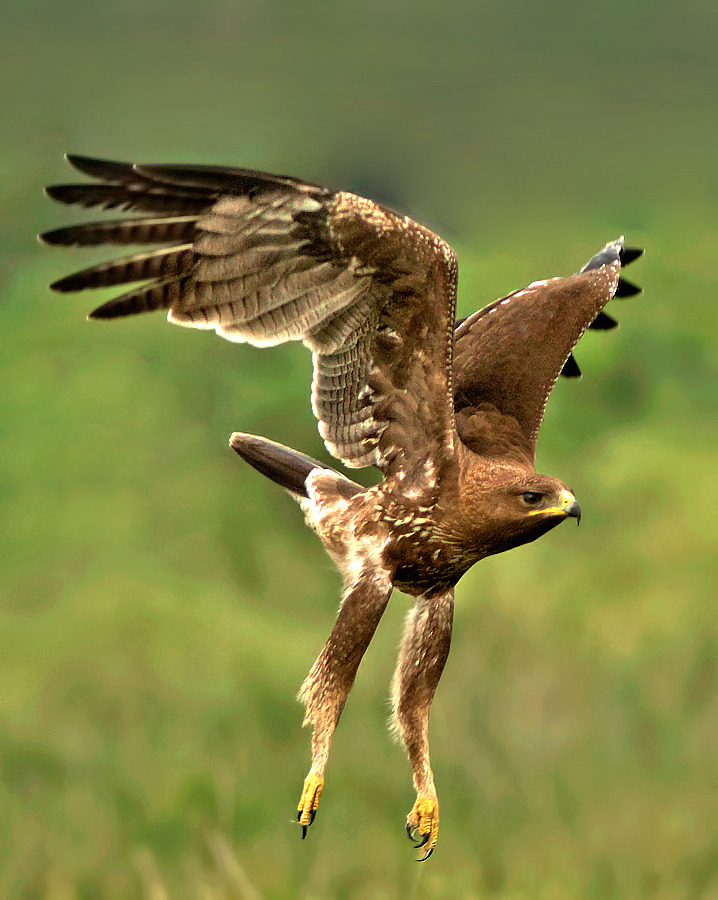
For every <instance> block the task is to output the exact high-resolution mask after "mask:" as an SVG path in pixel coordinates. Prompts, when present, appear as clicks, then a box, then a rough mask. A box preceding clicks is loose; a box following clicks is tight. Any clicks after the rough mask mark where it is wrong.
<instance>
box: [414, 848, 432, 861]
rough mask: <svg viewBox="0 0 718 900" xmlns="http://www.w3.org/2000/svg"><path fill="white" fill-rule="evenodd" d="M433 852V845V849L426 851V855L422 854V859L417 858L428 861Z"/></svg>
mask: <svg viewBox="0 0 718 900" xmlns="http://www.w3.org/2000/svg"><path fill="white" fill-rule="evenodd" d="M433 852H434V848H433V847H432V848H431V850H427V851H426V856H422V857H421V859H417V862H426V861H427V859H428V858H429V857H430V856H431V854H432V853H433Z"/></svg>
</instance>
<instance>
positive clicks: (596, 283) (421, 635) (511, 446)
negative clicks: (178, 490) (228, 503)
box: [41, 156, 642, 859]
mask: <svg viewBox="0 0 718 900" xmlns="http://www.w3.org/2000/svg"><path fill="white" fill-rule="evenodd" d="M67 159H68V161H69V162H70V164H71V165H72V166H74V168H75V169H77V170H79V171H80V172H82V173H83V174H85V175H88V176H90V178H91V179H93V180H92V181H85V182H84V183H75V184H63V185H56V186H53V187H50V188H48V189H47V193H48V194H49V196H50V197H52V198H53V199H54V200H57V201H59V202H60V203H66V204H77V205H79V206H83V207H87V208H89V207H99V208H101V209H119V210H121V211H122V212H130V213H134V214H135V215H131V216H124V217H120V218H109V219H104V220H100V221H94V222H89V223H86V224H81V225H72V226H69V227H66V228H59V229H57V230H54V231H50V232H47V233H46V234H44V235H42V236H41V237H42V239H43V240H44V241H45V242H46V243H48V244H57V245H64V246H95V245H99V244H116V245H149V248H150V249H147V250H144V251H142V252H139V253H133V254H132V255H128V256H123V257H121V258H118V259H114V260H111V261H110V262H106V263H101V264H99V265H95V266H92V267H91V268H88V269H84V270H83V271H80V272H77V273H75V274H73V275H69V276H67V277H65V278H62V279H61V280H59V281H57V282H55V283H54V284H53V285H52V287H53V289H54V290H56V291H61V292H71V291H79V290H83V289H85V288H104V287H109V286H114V285H130V287H129V288H128V289H126V290H125V292H124V293H122V294H121V295H120V296H118V297H116V298H115V299H113V300H110V301H109V302H107V303H105V304H104V305H103V306H100V307H99V308H98V309H96V310H95V311H94V312H92V313H91V314H90V318H92V319H113V318H117V317H122V316H127V315H132V314H135V313H143V312H149V311H152V310H157V309H163V310H167V316H168V319H169V320H170V321H171V322H176V323H178V324H180V325H188V326H191V327H194V328H206V329H212V330H214V331H216V332H217V333H218V334H219V335H221V336H222V337H224V338H227V339H229V340H231V341H237V342H247V343H250V344H254V345H257V346H271V345H275V344H280V343H284V342H285V341H302V342H303V343H304V344H305V345H306V346H307V347H308V348H309V349H310V350H311V351H312V355H313V359H314V377H313V383H312V409H313V411H314V414H315V416H316V418H317V420H318V422H319V431H320V433H321V436H322V438H323V439H324V442H325V444H326V446H327V449H328V450H329V452H330V453H331V454H332V455H333V456H334V457H336V458H337V459H338V460H340V461H341V462H343V463H344V464H345V465H346V466H349V467H361V466H375V467H377V468H378V469H379V470H380V471H381V473H382V475H383V480H382V481H381V482H380V483H379V484H378V485H376V486H374V487H371V488H364V487H362V486H361V485H359V484H357V483H356V482H354V481H352V480H351V479H350V478H348V477H346V476H345V475H344V474H342V473H340V472H338V471H335V470H334V469H332V468H330V467H329V466H328V465H326V464H325V463H323V462H319V461H317V460H314V459H312V458H310V457H309V456H306V455H305V454H303V453H300V452H298V451H296V450H293V449H290V448H288V447H284V446H282V445H281V444H277V443H275V442H274V441H271V440H268V439H266V438H264V437H258V436H254V435H250V434H244V433H236V434H233V435H232V437H231V439H230V443H231V446H232V447H233V448H234V450H236V452H237V453H238V454H239V455H240V456H241V457H242V458H243V459H245V460H246V461H247V462H248V463H250V465H252V466H254V468H255V469H257V470H259V471H260V472H261V473H262V474H264V475H266V476H268V477H269V478H271V479H272V480H273V481H275V482H277V483H278V484H280V485H281V486H282V487H284V488H286V489H287V490H289V491H290V492H291V493H292V494H293V495H294V496H295V497H296V499H297V500H298V502H299V504H300V506H301V507H302V510H303V511H304V514H305V517H306V520H307V523H308V524H309V525H310V526H311V527H312V528H313V529H314V530H315V531H316V533H317V534H318V535H319V537H320V539H321V540H322V542H323V544H324V546H325V548H326V550H327V551H328V553H329V554H330V556H331V557H332V558H333V559H334V561H335V562H336V564H337V566H338V567H339V569H340V571H341V573H342V576H343V579H344V593H343V600H342V604H341V607H340V610H339V614H338V617H337V620H336V624H335V625H334V628H333V629H332V632H331V634H330V635H329V638H328V640H327V642H326V644H325V646H324V649H323V650H322V652H321V653H320V655H319V657H318V659H317V660H316V662H315V663H314V665H313V666H312V668H311V671H310V672H309V675H308V676H307V678H306V680H305V682H304V684H303V685H302V688H301V691H300V699H301V701H302V702H303V703H304V706H305V709H306V717H305V724H307V723H308V724H311V725H312V726H313V734H312V763H311V768H310V770H309V773H308V775H307V777H306V779H305V781H304V788H303V790H302V794H301V798H300V801H299V807H298V813H297V818H298V821H299V824H300V825H301V827H302V837H305V836H306V833H307V829H308V827H309V826H310V825H311V824H312V822H313V821H314V816H315V813H316V811H317V808H318V805H319V800H320V797H321V793H322V789H323V787H324V773H325V768H326V764H327V758H328V755H329V747H330V743H331V739H332V734H333V732H334V729H335V727H336V725H337V722H338V721H339V717H340V715H341V713H342V710H343V708H344V704H345V702H346V699H347V695H348V694H349V691H350V690H351V687H352V685H353V683H354V678H355V676H356V673H357V669H358V667H359V663H360V662H361V659H362V656H363V655H364V652H365V650H366V649H367V647H368V645H369V642H370V641H371V639H372V637H373V635H374V632H375V630H376V628H377V625H378V624H379V620H380V619H381V616H382V613H383V612H384V609H385V607H386V605H387V602H388V600H389V597H390V595H391V593H392V589H393V588H394V587H397V588H399V589H400V590H402V591H403V592H404V593H406V594H409V595H411V596H412V597H413V598H414V603H413V606H412V608H411V610H410V611H409V613H408V616H407V619H406V625H405V628H404V635H403V639H402V642H401V647H400V651H399V658H398V662H397V667H396V672H395V675H394V681H393V688H392V694H393V720H394V724H395V727H396V730H397V731H398V733H399V735H400V736H401V738H402V740H403V742H404V744H405V746H406V750H407V753H408V756H409V760H410V763H411V767H412V771H413V780H414V787H415V790H416V802H415V803H414V805H413V807H412V809H411V811H410V813H409V815H408V817H407V822H406V830H407V834H408V836H409V838H410V839H412V840H413V841H414V843H415V846H416V847H417V848H422V849H421V854H422V856H421V859H428V858H429V856H431V854H432V853H433V851H434V848H435V847H436V841H437V835H438V830H439V804H438V799H437V793H436V788H435V785H434V777H433V773H432V770H431V764H430V761H429V745H428V737H427V729H428V719H429V709H430V706H431V702H432V699H433V697H434V692H435V690H436V686H437V684H438V682H439V679H440V677H441V673H442V670H443V668H444V664H445V662H446V659H447V656H448V653H449V645H450V641H451V628H452V618H453V609H454V587H455V585H456V583H457V582H458V580H459V579H460V578H461V576H462V575H463V574H464V573H465V572H466V571H467V570H468V569H469V568H470V567H471V566H473V565H474V563H475V562H477V561H478V560H480V559H483V558H484V557H486V556H489V555H491V554H494V553H501V552H503V551H504V550H510V549H512V548H513V547H517V546H519V545H521V544H525V543H527V542H529V541H533V540H535V539H536V538H537V537H540V536H541V535H542V534H545V533H546V532H547V531H549V530H550V529H551V528H554V527H555V526H556V525H558V524H559V523H560V522H562V521H564V520H565V519H566V518H570V517H572V518H575V519H576V520H577V521H578V520H579V519H580V515H581V511H580V508H579V505H578V502H577V501H576V499H575V497H574V496H573V494H572V492H571V491H570V490H569V489H568V487H567V486H566V485H565V484H564V483H563V482H562V481H561V480H559V479H558V478H554V477H553V476H550V475H541V474H538V473H537V472H536V471H535V468H534V449H535V446H536V438H537V435H538V431H539V427H540V425H541V420H542V418H543V411H544V407H545V405H546V401H547V399H548V396H549V393H550V392H551V389H552V387H553V385H554V383H555V381H556V379H557V378H558V376H559V374H564V375H567V376H572V375H578V374H579V370H578V366H577V364H576V362H575V359H574V357H573V353H572V351H573V348H574V346H575V344H576V343H577V341H578V340H579V338H580V337H581V335H582V334H583V332H584V331H585V330H586V329H587V328H594V329H610V328H612V327H614V326H615V325H616V321H615V320H614V319H613V318H612V317H611V316H609V315H608V314H607V313H605V312H604V311H603V308H604V306H605V305H606V304H607V303H608V301H609V300H610V299H611V298H612V297H614V296H630V295H631V294H636V293H638V292H639V288H637V287H636V286H635V285H633V284H632V283H631V282H629V281H627V280H625V279H624V278H623V277H622V276H621V271H620V270H621V267H622V266H624V265H626V264H628V263H630V262H632V261H633V260H634V259H635V258H636V257H637V256H640V254H641V252H642V251H640V250H635V249H629V248H626V247H624V245H623V239H622V238H621V239H619V240H616V241H613V242H611V243H609V244H607V245H606V246H605V247H604V248H603V249H602V250H601V251H600V252H599V253H597V254H596V255H595V256H594V257H593V258H592V259H591V260H590V261H589V262H588V263H587V264H586V265H585V266H583V268H581V269H580V270H579V272H578V273H577V274H575V275H571V276H569V277H566V278H551V279H548V280H545V281H536V282H534V283H533V284H530V285H529V286H528V287H526V288H524V289H523V290H519V291H515V292H514V293H513V294H509V295H508V296H507V297H504V298H503V299H500V300H497V301H496V302H494V303H491V304H489V305H488V306H486V307H484V308H483V309H480V310H478V311H477V312H475V313H474V314H473V315H471V316H469V317H468V318H466V319H464V320H462V321H460V322H455V318H454V315H455V305H456V284H457V263H456V258H455V256H454V253H453V251H452V250H451V248H450V247H449V246H448V244H446V243H445V242H444V241H443V240H442V239H441V238H440V237H438V236H437V235H435V234H433V233H432V232H431V231H429V230H428V229H427V228H424V227H423V226H421V225H419V224H417V223H416V222H414V221H412V220H411V219H410V218H408V217H406V216H401V215H398V214H397V213H395V212H393V211H392V210H390V209H387V208H386V207H383V206H381V205H379V204H378V203H374V202H372V201H371V200H367V199H364V198H363V197H359V196H356V195H355V194H352V193H349V192H346V191H332V190H329V189H327V188H323V187H320V186H319V185H315V184H310V183H307V182H304V181H300V180H297V179H295V178H289V177H285V176H278V175H269V174H265V173H262V172H255V171H251V170H248V169H236V168H224V167H219V166H184V165H132V164H129V163H120V162H111V161H106V160H98V159H90V158H87V157H81V156H68V157H67Z"/></svg>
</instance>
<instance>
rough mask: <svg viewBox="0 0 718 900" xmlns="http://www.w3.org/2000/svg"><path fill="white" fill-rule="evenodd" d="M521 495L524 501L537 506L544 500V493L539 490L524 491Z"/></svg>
mask: <svg viewBox="0 0 718 900" xmlns="http://www.w3.org/2000/svg"><path fill="white" fill-rule="evenodd" d="M521 496H522V498H523V501H524V503H527V504H528V505H529V506H535V505H536V504H537V503H540V502H541V501H542V500H543V494H541V493H540V492H539V491H524V492H523V494H522V495H521Z"/></svg>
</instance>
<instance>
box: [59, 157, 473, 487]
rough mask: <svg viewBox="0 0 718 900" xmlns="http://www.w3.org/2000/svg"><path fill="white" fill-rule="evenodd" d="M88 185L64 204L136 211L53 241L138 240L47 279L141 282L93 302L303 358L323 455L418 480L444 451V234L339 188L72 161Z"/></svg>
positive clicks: (67, 195)
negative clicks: (282, 347) (164, 313)
mask: <svg viewBox="0 0 718 900" xmlns="http://www.w3.org/2000/svg"><path fill="white" fill-rule="evenodd" d="M68 160H69V161H70V163H71V164H72V165H73V166H74V167H75V168H76V169H79V170H80V171H81V172H83V173H85V174H87V175H89V176H91V177H92V178H95V179H98V182H97V183H92V182H87V183H85V184H71V185H59V186H55V187H51V188H48V194H49V195H50V196H51V197H52V198H54V199H55V200H58V201H60V202H62V203H69V204H79V205H81V206H85V207H91V206H99V207H101V208H104V209H112V208H120V209H122V210H125V211H127V210H130V211H133V212H139V213H142V214H144V215H139V216H134V217H125V218H121V219H113V220H105V221H100V222H90V223H87V224H84V225H77V226H70V227H67V228H60V229H58V230H55V231H51V232H48V233H46V234H45V235H42V238H43V240H45V241H46V242H47V243H50V244H63V245H98V244H106V243H107V244H150V245H159V246H158V247H152V248H151V249H150V250H148V251H146V252H141V253H135V254H133V255H131V256H126V257H123V258H121V259H115V260H112V261H110V262H107V263H102V264H100V265H96V266H93V267H91V268H89V269H85V270H83V271H81V272H78V273H76V274H74V275H70V276H68V277H66V278H63V279H62V280H60V281H58V282H56V283H55V284H54V285H53V286H52V287H53V289H55V290H57V291H76V290H82V289H84V288H92V287H106V286H112V285H125V284H131V283H134V282H142V283H141V284H139V285H136V286H134V287H132V288H130V289H129V290H128V291H126V292H125V293H123V294H122V295H121V296H119V297H117V298H115V299H113V300H110V301H109V302H108V303H105V304H104V305H103V306H101V307H99V308H98V309H96V310H95V311H94V312H93V313H92V314H91V318H115V317H118V316H126V315H130V314H133V313H139V312H145V311H149V310H153V309H167V310H168V318H169V319H170V321H173V322H177V323H179V324H181V325H189V326H193V327H197V328H212V329H214V330H215V331H216V332H217V333H218V334H220V335H222V336H223V337H226V338H228V339H229V340H233V341H246V342H248V343H251V344H255V345H260V346H268V345H273V344H279V343H283V342H285V341H292V340H301V341H303V343H304V344H306V346H307V347H309V348H310V350H311V351H312V352H313V355H314V381H313V387H312V407H313V410H314V413H315V415H316V417H317V419H318V420H319V430H320V433H321V435H322V437H323V438H324V441H325V443H326V445H327V447H328V449H329V451H330V453H332V454H333V455H334V456H335V457H337V458H338V459H341V460H342V461H343V462H344V463H346V464H347V465H349V466H367V465H376V466H378V467H379V468H380V469H382V470H383V471H384V472H385V473H386V474H388V475H392V474H399V473H401V474H402V477H404V478H409V479H410V480H411V477H412V474H413V473H416V477H417V478H420V477H421V475H420V473H421V472H422V471H423V470H424V467H423V462H424V461H425V460H426V459H429V458H430V459H432V460H433V461H434V462H435V463H436V462H437V461H438V462H440V461H441V459H442V456H443V455H445V454H446V453H451V452H453V441H454V433H455V432H454V422H453V408H452V404H451V396H452V389H451V356H452V348H453V322H454V307H455V294H456V261H455V258H454V254H453V253H452V251H451V249H450V248H449V247H448V245H447V244H445V243H444V242H443V241H442V240H440V238H438V237H437V236H436V235H434V234H432V232H430V231H428V230H427V229H426V228H423V227H421V226H420V225H418V224H417V223H415V222H413V221H412V220H411V219H408V218H406V217H403V216H399V215H397V214H396V213H394V212H392V211H391V210H388V209H386V208H384V207H382V206H379V205H378V204H376V203H373V202H371V201H370V200H365V199H363V198H362V197H358V196H356V195H354V194H351V193H347V192H334V191H330V190H328V189H326V188H322V187H319V186H318V185H314V184H309V183H306V182H302V181H298V180H296V179H293V178H288V177H284V176H275V175H267V174H264V173H261V172H254V171H250V170H246V169H231V168H222V167H206V166H172V165H163V166H144V165H131V164H127V163H117V162H108V161H103V160H95V159H87V158H85V157H77V156H69V157H68Z"/></svg>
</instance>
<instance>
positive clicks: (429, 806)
mask: <svg viewBox="0 0 718 900" xmlns="http://www.w3.org/2000/svg"><path fill="white" fill-rule="evenodd" d="M406 833H407V836H408V838H409V840H410V841H413V842H414V846H415V847H416V848H417V850H418V849H421V848H422V847H426V852H425V853H424V855H423V856H421V857H419V859H418V860H417V862H424V861H425V860H427V859H428V858H429V857H430V856H431V854H432V853H433V852H434V848H435V847H436V839H437V838H438V836H439V801H438V800H437V799H436V795H434V796H429V795H427V794H419V795H418V796H417V798H416V803H415V804H414V806H413V807H412V809H411V812H410V813H409V815H408V816H407V817H406Z"/></svg>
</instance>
